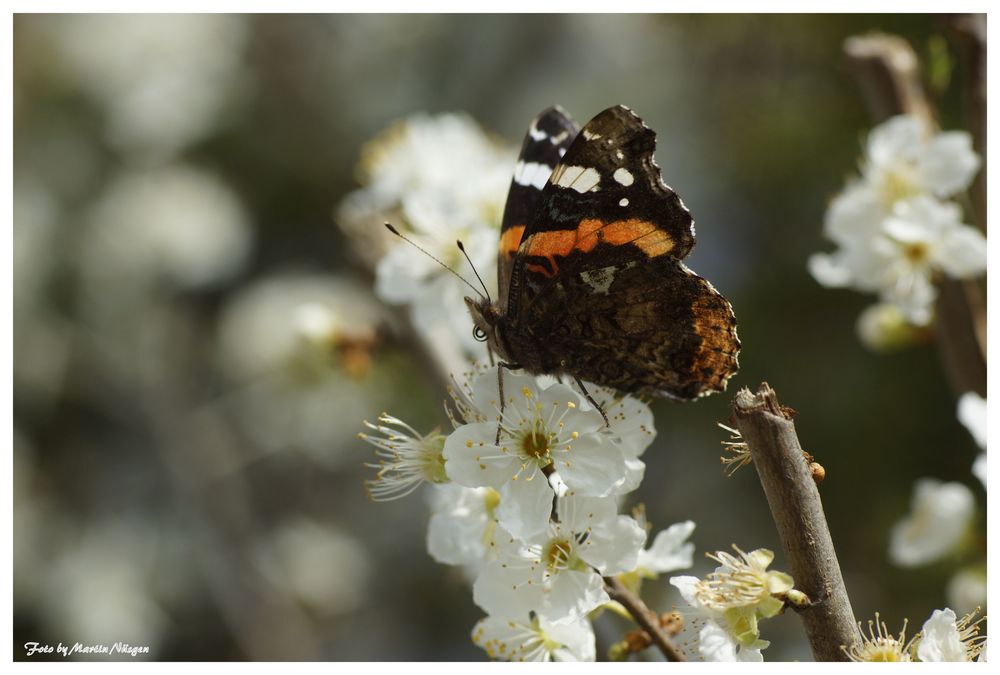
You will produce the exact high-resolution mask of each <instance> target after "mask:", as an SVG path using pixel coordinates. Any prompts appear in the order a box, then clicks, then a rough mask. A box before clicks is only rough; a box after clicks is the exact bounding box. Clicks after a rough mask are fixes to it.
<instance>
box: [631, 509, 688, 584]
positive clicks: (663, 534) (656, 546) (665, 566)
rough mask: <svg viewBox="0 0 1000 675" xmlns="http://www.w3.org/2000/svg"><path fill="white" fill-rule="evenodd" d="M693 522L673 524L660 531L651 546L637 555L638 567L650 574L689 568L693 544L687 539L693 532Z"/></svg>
mask: <svg viewBox="0 0 1000 675" xmlns="http://www.w3.org/2000/svg"><path fill="white" fill-rule="evenodd" d="M694 528H695V524H694V521H691V520H687V521H684V522H683V523H675V524H673V525H671V526H670V527H668V528H667V529H665V530H660V531H659V532H658V533H657V535H656V538H655V539H653V545H652V546H650V547H649V549H648V550H645V551H643V552H642V553H640V554H639V566H640V567H642V568H644V569H647V570H650V571H651V572H657V573H660V574H662V573H664V572H673V571H674V570H682V569H687V568H688V567H691V565H692V564H693V562H694V544H692V543H691V542H689V541H687V538H688V537H690V536H691V533H692V532H694Z"/></svg>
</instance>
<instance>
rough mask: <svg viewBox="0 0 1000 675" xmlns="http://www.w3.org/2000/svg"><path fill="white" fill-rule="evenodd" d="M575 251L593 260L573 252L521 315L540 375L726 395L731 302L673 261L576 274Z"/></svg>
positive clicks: (643, 389) (688, 394) (732, 336)
mask: <svg viewBox="0 0 1000 675" xmlns="http://www.w3.org/2000/svg"><path fill="white" fill-rule="evenodd" d="M579 255H584V256H587V255H589V254H576V253H574V254H572V255H571V256H569V258H568V259H567V260H566V264H565V265H563V271H561V272H560V273H559V275H558V277H557V280H556V281H555V284H554V285H553V286H552V287H551V288H550V289H549V290H548V291H547V292H546V293H544V294H542V295H539V296H537V297H536V299H535V301H534V302H532V303H530V304H529V305H528V306H527V308H526V310H525V312H524V313H523V314H522V317H521V319H522V321H526V322H527V323H526V325H529V326H531V327H532V330H531V333H532V336H531V339H532V344H534V345H535V346H536V348H537V349H539V350H541V351H542V352H543V363H544V369H545V370H548V371H551V372H565V373H569V374H571V375H575V376H576V377H579V378H580V379H582V380H586V381H589V382H594V383H596V384H600V385H604V386H608V387H613V388H615V389H618V390H620V391H626V392H633V393H646V394H651V395H653V396H661V397H668V398H675V399H682V400H690V399H694V398H698V397H699V396H704V395H706V394H711V393H713V392H717V391H723V390H725V388H726V382H727V381H728V380H729V378H730V377H732V376H733V375H734V374H735V373H736V371H737V370H738V368H739V362H738V360H737V357H738V354H739V350H740V341H739V337H738V336H737V334H736V316H735V315H734V314H733V309H732V306H731V305H730V304H729V302H728V301H727V300H726V299H725V298H724V297H722V295H720V294H719V292H718V291H716V290H715V288H713V287H712V285H711V284H710V283H709V282H708V281H706V280H705V279H703V278H701V277H699V276H698V275H696V274H695V273H694V272H692V271H691V270H689V269H688V268H687V267H686V266H685V265H684V264H683V263H682V262H680V261H678V260H676V259H674V258H672V257H670V256H660V257H656V258H651V259H649V260H647V261H646V262H645V263H644V264H639V263H637V262H635V261H630V262H626V263H619V264H609V265H607V266H605V267H601V268H596V269H593V268H591V269H589V270H585V271H581V268H582V267H584V265H583V264H579V265H577V264H574V262H575V261H574V260H573V258H575V257H577V256H579ZM609 261H610V257H609V258H608V260H606V262H609ZM567 268H573V269H574V270H575V271H573V272H572V273H567V272H566V271H565V270H566V269H567Z"/></svg>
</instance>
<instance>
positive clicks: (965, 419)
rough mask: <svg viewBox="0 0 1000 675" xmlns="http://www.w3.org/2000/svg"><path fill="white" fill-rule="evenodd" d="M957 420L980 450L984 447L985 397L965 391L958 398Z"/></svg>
mask: <svg viewBox="0 0 1000 675" xmlns="http://www.w3.org/2000/svg"><path fill="white" fill-rule="evenodd" d="M958 421H959V422H961V423H962V424H963V425H964V426H965V428H966V429H968V430H969V433H970V434H971V435H972V439H973V440H974V441H975V442H976V445H978V446H979V448H980V449H981V450H985V449H986V399H985V398H983V397H982V396H980V395H979V394H977V393H976V392H974V391H967V392H965V393H964V394H962V396H961V398H959V399H958Z"/></svg>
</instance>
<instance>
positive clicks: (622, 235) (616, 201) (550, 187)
mask: <svg viewBox="0 0 1000 675" xmlns="http://www.w3.org/2000/svg"><path fill="white" fill-rule="evenodd" d="M655 149H656V134H655V133H654V132H653V130H652V129H650V128H649V127H647V126H646V125H645V124H644V123H643V121H642V120H641V119H640V118H639V117H638V116H637V115H636V114H635V113H633V112H632V111H631V110H629V109H628V108H625V107H623V106H615V107H613V108H608V109H607V110H605V111H604V112H602V113H601V114H599V115H597V117H595V118H594V119H592V120H591V121H590V122H588V123H587V125H586V126H585V127H584V128H583V129H582V130H581V132H580V134H579V135H578V136H577V137H576V140H575V141H573V143H572V145H570V147H569V149H568V150H567V151H566V154H565V155H564V156H563V158H562V160H561V161H560V162H559V164H558V165H557V166H556V168H555V170H554V171H553V173H552V175H551V176H550V178H549V182H548V183H547V184H546V186H545V189H544V190H543V191H542V201H541V204H540V206H539V208H538V210H537V211H536V213H535V216H534V221H533V222H532V223H531V224H530V225H529V228H528V231H527V232H526V233H525V235H524V236H523V237H522V238H521V246H520V248H519V250H518V254H517V256H516V257H515V268H514V270H513V271H512V275H513V284H514V286H515V287H518V288H520V289H521V293H522V297H521V298H518V299H512V301H511V302H510V303H508V305H507V306H508V312H513V311H516V309H517V308H518V303H519V302H523V301H525V300H530V298H531V297H533V296H534V295H536V294H537V293H539V292H541V291H542V289H543V288H544V287H545V286H546V285H547V284H548V282H549V281H551V279H552V278H553V277H554V276H555V275H556V274H558V273H559V272H560V269H561V266H562V262H561V260H562V259H564V258H566V257H567V256H568V255H569V254H570V253H572V252H573V251H579V252H581V253H588V252H591V251H593V250H595V248H596V247H597V246H598V245H599V244H601V243H607V244H610V245H613V246H617V247H619V248H620V250H618V251H616V253H615V257H616V259H622V258H624V259H635V260H639V261H642V260H646V259H648V258H652V257H658V256H661V255H666V256H669V257H672V258H674V259H677V260H680V259H683V258H685V257H686V256H687V255H688V254H689V253H690V252H691V249H692V248H693V247H694V243H695V240H694V221H693V220H692V218H691V214H690V213H689V212H688V210H687V208H686V207H685V206H684V203H683V202H682V201H681V199H680V197H678V196H677V193H675V192H674V191H673V190H671V189H670V188H669V187H667V186H666V185H665V184H664V183H663V180H662V178H661V177H660V168H659V167H658V166H657V165H656V163H655V162H654V161H653V151H654V150H655ZM575 260H578V261H580V262H581V263H582V264H588V261H591V260H593V258H592V257H576V258H575ZM522 285H523V286H524V288H521V286H522Z"/></svg>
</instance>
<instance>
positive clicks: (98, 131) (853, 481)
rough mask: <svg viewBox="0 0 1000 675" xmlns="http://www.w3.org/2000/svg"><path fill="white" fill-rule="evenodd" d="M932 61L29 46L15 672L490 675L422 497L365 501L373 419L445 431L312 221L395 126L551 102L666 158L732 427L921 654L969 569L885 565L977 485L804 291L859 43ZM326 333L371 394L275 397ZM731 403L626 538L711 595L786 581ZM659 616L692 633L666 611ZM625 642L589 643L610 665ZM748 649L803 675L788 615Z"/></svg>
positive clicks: (934, 378) (308, 392)
mask: <svg viewBox="0 0 1000 675" xmlns="http://www.w3.org/2000/svg"><path fill="white" fill-rule="evenodd" d="M944 29H945V26H944V23H943V22H942V20H940V19H936V18H934V17H929V16H923V15H906V16H879V15H866V16H824V15H801V16H798V15H793V16H777V15H771V16H727V15H706V16H671V15H666V16H642V15H628V16H614V15H565V16H555V15H532V16H519V15H505V16H489V15H478V16H457V15H452V16H447V15H433V16H432V15H412V16H392V15H364V16H307V15H294V16H280V15H260V16H222V15H199V16H184V15H174V16H60V15H44V16H43V15H18V16H16V17H15V20H14V118H15V125H14V194H15V202H14V215H15V219H14V246H15V247H14V279H15V286H14V321H15V323H14V349H15V352H14V394H15V401H14V424H15V432H14V452H13V462H14V472H15V473H14V476H15V494H14V509H15V521H14V525H15V540H14V553H15V561H14V562H15V566H14V601H15V608H14V644H15V654H14V656H15V658H21V657H22V656H23V653H22V652H21V651H20V649H19V645H22V644H23V643H24V642H26V641H40V642H49V643H56V642H58V641H63V642H67V641H69V642H74V641H77V640H79V641H82V642H103V643H112V642H115V641H118V640H123V641H127V642H131V643H133V644H147V645H149V646H150V647H151V654H150V656H151V657H153V658H156V659H165V660H170V659H209V660H212V659H279V660H283V659H333V660H456V659H458V660H479V659H482V658H484V654H483V653H482V652H481V651H480V650H479V649H478V648H476V647H475V646H474V645H473V644H472V643H471V641H470V639H469V633H470V631H471V629H472V627H473V624H474V623H475V621H476V620H477V619H478V618H479V617H480V615H481V613H480V612H479V610H478V609H477V608H476V607H475V606H474V605H473V602H472V598H471V592H470V591H469V589H468V587H467V586H466V582H465V581H464V579H463V578H462V577H461V575H460V574H458V572H457V571H456V570H454V569H451V568H448V567H445V566H442V565H438V564H436V563H435V562H434V561H433V560H432V559H431V558H430V557H429V555H428V554H427V553H426V547H425V543H424V536H425V531H426V523H427V519H428V512H427V509H426V507H425V505H424V504H423V500H422V498H421V496H420V494H419V493H418V494H416V495H413V496H411V497H409V498H407V499H405V500H401V501H395V502H390V503H377V504H373V503H369V502H367V501H366V498H365V494H364V490H363V487H362V481H363V480H364V479H365V478H368V477H371V471H370V470H368V469H365V468H364V467H363V466H362V463H363V462H365V461H372V455H371V453H370V452H369V450H370V448H369V447H368V446H366V445H364V444H363V443H361V442H360V441H358V440H357V439H356V438H355V434H356V433H357V432H358V431H359V430H361V420H362V419H363V418H367V419H373V418H374V417H375V416H376V415H377V414H378V413H379V412H381V411H383V410H389V411H391V412H392V413H393V414H395V415H397V416H399V417H402V418H403V419H405V420H407V421H408V422H410V423H411V424H412V425H414V426H415V427H417V428H418V429H421V430H424V431H426V430H429V429H431V428H432V427H434V426H436V425H439V424H442V423H445V422H446V419H445V417H444V414H443V412H442V410H441V407H440V401H441V400H442V398H443V396H444V393H443V389H442V387H441V385H440V383H439V382H438V381H436V380H435V379H433V378H431V377H430V376H429V375H428V373H427V371H426V370H424V369H422V368H421V367H420V365H419V363H418V358H419V357H418V355H417V353H416V352H415V351H414V350H413V349H412V341H411V340H408V339H407V337H406V336H407V331H406V329H405V326H404V325H403V324H404V323H405V312H403V311H402V310H400V309H399V308H385V307H381V306H379V305H378V303H377V300H376V299H375V298H374V296H373V295H372V294H371V290H370V289H371V284H372V277H371V272H370V270H369V269H367V268H366V267H365V266H364V265H363V264H361V263H360V262H359V261H358V260H357V259H356V256H355V255H353V253H352V250H351V249H350V248H349V247H348V245H347V244H346V243H345V241H344V238H343V235H342V233H341V231H340V230H339V229H338V227H337V225H336V223H335V222H334V220H333V216H332V213H333V212H334V209H335V207H336V205H337V203H338V202H339V201H340V199H341V198H342V197H343V196H344V195H345V194H346V193H347V192H349V191H350V190H352V189H354V188H356V187H357V183H356V179H355V169H356V166H357V162H358V158H359V153H360V150H361V147H362V145H363V144H364V143H365V141H367V140H368V139H370V138H371V137H372V136H373V135H375V134H376V133H377V132H379V131H380V130H382V129H384V128H385V127H387V126H388V125H389V124H391V123H392V122H394V121H396V120H398V119H401V118H404V117H406V116H407V115H409V114H412V113H415V112H419V111H427V112H430V113H439V112H446V111H466V112H468V113H469V114H470V115H472V116H473V117H474V118H475V119H476V120H477V121H478V122H479V123H480V124H481V125H482V126H483V128H484V129H486V130H488V131H490V132H491V133H493V134H495V135H496V136H497V137H498V138H500V139H502V140H503V141H504V142H506V143H508V144H519V143H520V140H521V137H522V135H523V133H524V131H525V129H526V126H527V124H528V122H529V120H530V119H531V118H532V116H533V115H534V114H536V113H537V112H538V111H540V110H541V109H543V108H545V107H546V106H548V105H551V104H554V103H558V104H561V105H562V106H564V107H565V108H566V109H567V110H569V111H570V112H571V113H572V114H573V115H574V117H576V118H577V119H578V120H579V121H580V122H584V121H586V120H587V119H589V118H590V117H591V116H592V115H594V114H596V113H597V112H599V111H600V110H603V109H604V108H606V107H608V106H610V105H614V104H617V103H622V104H625V105H627V106H629V107H631V108H633V109H634V110H635V111H636V112H637V113H639V114H640V115H641V116H642V117H643V118H644V119H645V121H646V122H647V124H649V125H650V126H651V127H652V128H653V129H655V130H656V131H657V132H658V134H659V146H658V152H657V159H658V163H659V164H660V166H661V167H662V169H663V173H664V178H665V180H666V181H667V183H669V184H670V185H671V186H672V187H674V188H675V189H676V190H677V191H678V192H679V193H680V194H681V195H682V196H683V198H684V201H685V203H686V204H687V206H688V207H689V208H690V210H691V211H692V213H693V214H694V217H695V220H696V223H697V227H698V246H697V248H696V250H695V252H694V254H693V255H692V256H691V258H690V259H689V261H688V262H689V264H690V266H691V267H692V268H693V269H695V270H696V271H697V272H698V273H699V274H701V275H703V276H705V277H707V278H709V279H711V280H712V282H713V284H714V285H715V286H716V287H717V288H718V289H719V290H720V291H721V292H722V293H723V294H725V295H726V296H727V297H728V298H729V299H730V300H731V301H732V304H733V306H734V307H735V309H736V313H737V317H738V320H739V333H740V337H741V339H742V341H743V352H742V354H741V356H740V362H741V366H742V370H741V372H740V373H739V374H738V375H737V376H736V377H735V378H734V379H733V380H732V381H731V383H730V386H731V390H730V393H732V392H733V391H735V390H736V388H739V387H744V386H749V387H756V385H757V384H758V383H759V382H760V381H762V380H766V381H767V382H769V383H770V384H771V385H772V386H773V387H774V388H775V389H776V390H777V392H778V393H779V395H780V397H781V400H782V402H783V403H785V404H787V405H790V406H792V407H794V408H795V409H797V410H798V411H799V413H800V414H799V417H798V418H797V421H796V422H797V427H798V430H799V434H800V438H801V440H802V443H803V445H804V447H805V448H806V449H807V450H808V451H809V452H811V453H812V454H813V455H815V456H816V458H817V459H818V461H820V462H821V463H822V464H823V465H824V466H825V468H826V470H827V479H826V482H825V483H824V484H823V486H822V495H823V498H824V503H825V507H826V512H827V515H828V518H829V522H830V526H831V529H832V532H833V536H834V541H835V544H836V545H837V549H838V554H839V556H840V561H841V564H842V567H843V570H844V575H845V578H846V582H847V586H848V590H849V592H850V594H851V598H852V601H853V604H854V609H855V612H856V614H857V616H858V617H859V618H861V619H868V618H871V617H872V616H873V614H874V612H875V611H876V610H878V611H880V612H881V615H882V617H883V618H884V619H885V620H886V621H887V623H888V625H889V627H890V629H893V630H898V628H899V627H900V626H901V624H902V620H903V618H904V617H909V618H910V620H911V622H913V623H914V624H915V625H916V626H919V624H920V623H921V622H922V621H923V620H924V618H926V617H927V616H929V614H930V612H931V610H932V609H934V608H939V607H943V606H945V604H946V598H945V591H944V589H945V584H946V583H947V581H948V579H949V578H950V576H951V574H952V573H953V572H954V571H955V569H956V563H955V561H951V560H949V561H944V562H942V563H940V564H936V565H933V566H930V567H927V568H920V569H916V570H901V569H898V568H895V567H893V566H891V565H890V564H889V562H888V560H887V554H886V549H887V537H888V530H889V528H890V527H891V525H892V524H893V523H894V522H895V521H896V520H898V519H899V518H901V517H902V516H903V515H904V514H905V513H906V512H907V510H908V502H909V497H910V491H911V487H912V484H913V481H914V480H915V479H917V478H920V477H924V476H932V477H937V478H940V479H945V480H958V481H961V482H964V483H966V484H968V485H970V486H972V487H973V489H974V490H976V494H977V495H978V497H979V503H980V505H981V506H983V505H985V492H984V491H983V489H982V486H981V485H980V484H979V483H978V481H975V480H974V479H972V478H971V476H970V473H969V467H970V465H971V463H972V460H973V458H974V457H975V454H976V452H977V450H976V448H975V446H974V445H973V443H972V441H971V440H970V439H969V437H968V436H967V434H966V432H965V431H964V429H963V428H962V427H961V426H960V425H959V424H958V422H957V421H956V420H955V414H954V413H955V400H956V395H955V392H952V391H951V390H950V389H949V386H948V383H947V382H946V380H945V378H944V375H943V373H942V371H941V368H940V364H939V359H938V354H937V351H936V349H935V347H934V346H933V345H931V344H928V345H923V346H919V347H914V348H910V349H908V350H905V351H902V352H899V353H895V354H889V355H878V354H873V353H871V352H869V351H867V350H866V349H865V348H864V347H863V346H862V345H861V344H860V343H859V341H858V339H857V337H856V333H855V327H854V322H855V319H856V317H857V315H858V313H859V312H860V311H861V310H862V309H863V308H864V307H865V306H867V305H868V304H870V303H871V302H872V301H873V298H870V297H866V296H862V295H860V294H857V293H853V292H849V291H831V290H827V289H823V288H821V287H820V286H819V285H818V284H817V283H816V282H815V281H814V280H813V279H812V278H811V277H810V276H809V274H808V273H807V271H806V259H807V257H808V256H809V254H810V253H813V252H815V251H819V250H830V248H832V247H831V245H830V244H828V243H827V242H825V241H824V240H823V238H822V236H821V223H822V218H823V213H824V210H825V208H826V204H827V201H828V200H829V198H830V197H831V196H832V195H833V194H834V193H835V192H836V191H837V190H839V189H840V188H841V187H842V186H843V183H844V180H845V178H846V177H847V176H848V175H850V174H852V173H854V172H855V171H856V162H857V158H858V156H859V153H860V144H861V141H862V139H863V135H864V132H865V131H866V130H867V129H868V128H870V126H871V119H870V118H869V115H868V112H867V110H866V107H865V102H864V100H863V98H862V95H861V93H860V91H859V89H858V86H857V83H856V81H855V79H854V77H853V75H852V73H851V71H850V69H849V67H848V66H847V63H846V60H845V58H844V57H843V54H842V44H843V41H844V39H845V38H846V37H848V36H850V35H854V34H858V33H865V32H869V31H872V30H878V31H888V32H894V33H898V34H900V35H903V36H904V37H906V38H907V39H908V40H910V41H911V43H912V45H913V46H914V48H915V49H916V51H917V52H918V54H920V55H921V56H922V57H923V56H926V55H927V53H928V49H929V45H930V44H932V41H933V40H934V39H940V36H941V35H943V34H945V30H944ZM936 36H937V37H936ZM965 67H966V64H963V62H962V61H961V60H959V61H958V62H957V69H956V71H955V74H954V77H953V78H952V80H951V81H950V82H949V83H947V85H946V86H944V87H943V88H941V89H940V90H939V91H938V92H937V98H936V104H937V106H938V112H939V113H940V116H941V118H942V123H943V127H944V128H962V127H964V126H965V125H964V122H963V120H964V114H965V110H964V109H963V99H962V96H961V85H962V79H961V78H962V77H963V72H964V70H963V68H965ZM314 298H327V299H329V300H330V302H332V303H334V304H336V305H337V306H338V307H339V308H340V309H339V311H341V312H342V313H343V315H344V316H345V317H346V320H348V321H353V322H359V323H366V324H370V325H373V326H381V327H382V328H380V329H379V330H378V331H377V332H376V333H377V336H378V339H377V340H376V342H375V346H374V348H373V349H374V351H373V352H372V353H371V362H370V364H367V363H366V362H365V358H367V351H364V353H363V354H362V356H361V357H360V358H361V359H362V362H363V363H362V366H363V367H360V368H352V367H348V366H349V364H347V363H346V362H345V360H344V359H338V358H334V359H332V360H329V362H327V361H323V362H321V363H316V362H315V360H312V361H310V360H309V359H306V361H309V362H307V363H299V362H298V361H296V363H295V364H293V367H290V368H289V367H288V366H289V364H288V359H289V358H290V357H288V353H289V347H288V345H289V337H288V329H287V328H283V326H282V325H279V324H280V322H281V317H283V316H287V314H288V312H289V311H290V308H294V307H295V306H296V305H297V304H298V303H301V302H303V301H304V299H305V300H308V299H314ZM338 303H339V304H338ZM454 311H456V312H460V311H465V310H464V308H463V307H455V308H454ZM366 344H367V343H366ZM341 356H343V354H341ZM295 358H298V357H295ZM293 360H294V359H293ZM364 366H370V367H364ZM278 371H280V372H278ZM729 399H730V395H729V394H725V395H719V396H714V397H712V398H709V399H705V400H702V401H699V402H698V403H696V404H687V405H684V404H671V403H666V402H657V403H656V404H655V407H654V411H655V413H656V426H657V429H658V432H659V435H658V438H657V440H656V442H655V444H654V445H653V447H651V448H650V449H649V451H647V453H646V455H645V460H646V463H647V471H646V478H645V480H644V482H643V484H642V487H641V488H640V490H639V491H638V493H636V494H634V495H632V496H631V501H630V503H637V502H643V503H645V505H646V509H647V515H648V517H649V519H650V520H651V521H652V523H653V524H654V527H656V529H659V528H660V527H665V526H667V525H669V524H670V523H672V522H676V521H679V520H686V519H692V520H694V521H695V522H696V523H697V525H698V528H697V530H696V531H695V534H694V536H693V540H694V542H695V543H696V545H697V551H698V553H697V557H696V559H697V563H696V565H697V566H696V572H697V573H704V572H705V571H706V570H708V569H709V568H710V566H709V564H708V562H707V561H705V560H704V559H703V558H702V554H703V552H704V551H706V550H707V551H712V550H717V549H728V548H729V546H730V545H731V544H733V543H735V544H737V545H739V546H740V547H742V548H744V549H746V550H750V549H752V548H755V547H769V548H772V549H774V550H776V551H778V559H777V561H776V564H775V566H776V567H777V568H779V569H784V568H786V565H785V563H784V558H783V555H782V554H781V552H780V543H779V541H778V540H777V538H776V535H775V533H774V530H773V527H772V525H771V522H770V516H769V512H768V509H767V505H766V502H765V501H764V498H763V495H762V493H761V491H760V487H759V484H758V482H757V479H756V476H755V474H754V472H753V470H752V469H745V470H742V471H740V472H738V473H737V474H736V476H735V477H734V478H726V477H725V476H724V475H723V472H722V468H721V466H720V463H719V455H720V445H719V442H720V441H721V440H724V439H725V438H726V437H727V435H726V434H725V433H724V432H722V431H721V430H719V429H717V428H716V427H715V422H716V421H724V420H725V419H726V418H727V416H728V404H729ZM983 546H985V544H983ZM647 593H648V594H649V597H648V600H649V601H650V602H651V603H652V604H653V605H654V606H656V607H658V608H660V609H662V610H667V609H669V607H670V606H671V605H672V604H673V603H674V602H678V599H677V596H676V595H673V594H672V593H671V592H670V589H669V586H668V585H667V583H666V580H662V581H660V582H658V583H657V584H650V585H648V586H647ZM620 629H621V625H620V624H616V623H613V622H611V621H610V620H602V621H599V622H598V625H597V631H598V640H599V645H601V644H604V645H605V646H606V645H607V644H608V643H610V641H612V640H614V639H616V636H617V635H619V634H620V633H619V631H620ZM914 630H916V629H914ZM762 637H764V638H765V639H771V640H772V641H773V646H772V647H771V648H770V649H769V650H768V651H766V652H765V659H767V660H778V659H782V660H789V659H809V658H810V656H809V651H808V646H807V644H806V643H805V640H804V636H803V633H802V631H801V628H800V626H799V624H798V621H797V619H796V618H795V617H794V616H783V617H779V618H778V619H775V620H773V621H770V622H767V623H765V624H764V626H763V635H762ZM601 641H603V642H601ZM599 648H600V646H599ZM34 658H38V657H34Z"/></svg>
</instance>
